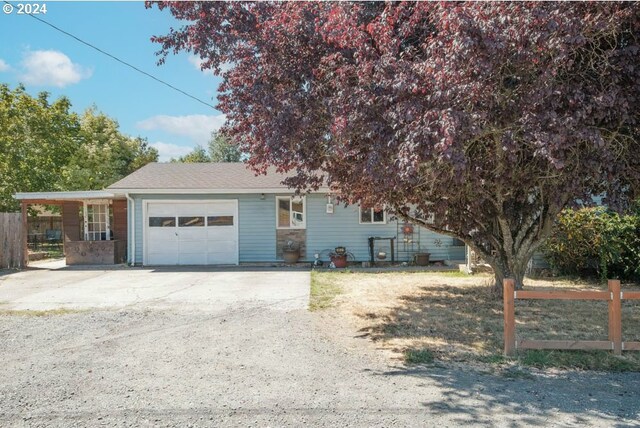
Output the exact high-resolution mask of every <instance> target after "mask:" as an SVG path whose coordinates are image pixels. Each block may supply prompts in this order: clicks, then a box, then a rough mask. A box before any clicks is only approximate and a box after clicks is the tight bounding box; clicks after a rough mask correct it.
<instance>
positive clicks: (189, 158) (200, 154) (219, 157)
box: [171, 131, 242, 163]
mask: <svg viewBox="0 0 640 428" xmlns="http://www.w3.org/2000/svg"><path fill="white" fill-rule="evenodd" d="M207 149H208V150H207ZM207 149H205V148H204V147H202V146H201V145H197V146H196V147H195V148H194V149H193V150H192V151H191V152H189V153H187V154H186V155H184V156H180V157H179V158H177V159H176V158H174V159H171V162H184V163H199V162H240V160H241V159H242V152H241V151H240V148H239V147H238V146H237V145H235V144H233V143H232V142H231V140H230V139H229V137H227V136H226V135H225V134H222V133H220V132H218V131H213V132H212V133H211V138H210V139H209V142H208V143H207Z"/></svg>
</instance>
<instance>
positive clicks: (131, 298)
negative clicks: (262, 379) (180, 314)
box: [0, 261, 310, 311]
mask: <svg viewBox="0 0 640 428" xmlns="http://www.w3.org/2000/svg"><path fill="white" fill-rule="evenodd" d="M309 281H310V274H309V272H308V271H304V270H301V269H285V268H256V267H246V268H245V267H239V268H238V267H232V268H218V269H216V268H200V267H176V268H173V267H171V268H164V267H163V268H129V267H113V268H107V269H105V268H103V267H86V268H82V267H66V266H65V265H64V262H60V261H57V262H45V263H39V264H34V265H33V266H32V267H31V268H30V269H29V270H26V271H22V272H18V273H14V274H9V275H4V276H0V309H2V310H52V309H60V308H64V309H75V310H77V309H92V308H105V309H106V308H131V309H150V308H153V309H171V308H175V309H185V308H186V309H199V310H213V311H217V310H224V309H227V308H228V307H229V306H234V307H247V308H248V307H257V306H268V307H270V308H271V309H276V310H292V309H303V308H306V307H307V305H308V303H309Z"/></svg>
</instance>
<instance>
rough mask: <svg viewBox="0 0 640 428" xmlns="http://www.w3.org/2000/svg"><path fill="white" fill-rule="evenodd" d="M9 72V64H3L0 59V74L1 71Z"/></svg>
mask: <svg viewBox="0 0 640 428" xmlns="http://www.w3.org/2000/svg"><path fill="white" fill-rule="evenodd" d="M9 70H11V67H9V64H7V63H6V62H4V60H3V59H2V58H0V73H1V72H3V71H9Z"/></svg>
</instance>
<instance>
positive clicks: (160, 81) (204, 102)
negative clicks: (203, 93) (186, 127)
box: [3, 0, 215, 109]
mask: <svg viewBox="0 0 640 428" xmlns="http://www.w3.org/2000/svg"><path fill="white" fill-rule="evenodd" d="M3 3H6V4H10V3H9V2H8V1H6V0H3ZM27 15H29V16H30V17H32V18H33V19H36V20H38V21H40V22H42V23H43V24H46V25H48V26H49V27H51V28H53V29H55V30H57V31H59V32H61V33H63V34H66V35H67V36H69V37H71V38H72V39H75V40H77V41H79V42H80V43H82V44H84V45H86V46H89V47H90V48H92V49H95V50H97V51H98V52H100V53H101V54H103V55H106V56H108V57H109V58H111V59H114V60H116V61H118V62H119V63H121V64H123V65H126V66H127V67H129V68H132V69H134V70H135V71H137V72H138V73H141V74H144V75H145V76H147V77H150V78H151V79H153V80H155V81H156V82H159V83H162V84H163V85H165V86H168V87H169V88H171V89H173V90H174V91H178V92H180V93H181V94H183V95H186V96H187V97H189V98H191V99H193V100H195V101H197V102H199V103H201V104H204V105H206V106H207V107H211V108H213V109H215V107H214V106H212V105H211V104H209V103H208V102H206V101H202V100H201V99H200V98H198V97H196V96H194V95H191V94H189V93H187V92H185V91H183V90H182V89H180V88H176V87H175V86H173V85H172V84H170V83H167V82H165V81H164V80H162V79H159V78H157V77H155V76H154V75H152V74H149V73H147V72H146V71H144V70H141V69H139V68H138V67H136V66H135V65H131V64H129V63H128V62H126V61H123V60H121V59H120V58H118V57H116V56H114V55H111V54H110V53H109V52H106V51H104V50H102V49H100V48H99V47H96V46H94V45H92V44H91V43H89V42H85V41H84V40H82V39H81V38H79V37H76V36H74V35H73V34H71V33H69V32H67V31H65V30H63V29H62V28H59V27H56V26H55V25H53V24H52V23H50V22H48V21H45V20H44V19H42V18H39V17H37V16H35V15H34V14H32V13H29V14H27Z"/></svg>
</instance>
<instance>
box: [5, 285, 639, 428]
mask: <svg viewBox="0 0 640 428" xmlns="http://www.w3.org/2000/svg"><path fill="white" fill-rule="evenodd" d="M2 287H3V285H2V282H0V289H1V288H2ZM251 302H253V303H251V304H246V302H245V303H243V302H235V303H233V302H229V303H228V304H226V305H224V306H223V305H220V306H215V305H214V306H212V308H211V309H209V310H205V309H203V307H202V306H201V305H196V306H195V307H193V308H192V307H190V306H189V305H188V304H186V303H184V302H183V303H181V304H180V305H169V306H166V307H161V306H156V305H151V306H150V307H148V308H145V307H143V306H141V305H140V304H137V305H136V306H134V307H130V306H126V305H125V306H123V307H122V308H120V309H118V308H111V309H91V310H85V311H82V312H77V313H66V314H62V315H46V316H34V315H23V314H16V313H9V312H6V311H5V312H4V313H3V314H0V361H2V364H1V366H0V426H65V427H67V426H180V427H182V426H238V425H239V426H301V425H312V426H385V427H386V426H394V425H396V426H435V425H441V426H460V425H468V424H471V425H484V426H510V427H517V426H529V425H541V426H548V425H562V426H585V425H586V426H598V425H599V426H616V425H617V426H640V425H639V424H638V420H639V419H640V374H637V373H635V374H598V373H576V372H571V373H566V372H558V373H555V374H549V373H546V374H545V373H536V372H533V373H531V374H528V373H526V374H522V373H514V374H513V375H512V376H504V375H493V374H487V373H481V372H478V371H474V370H471V369H469V370H466V369H452V368H446V367H445V368H437V367H436V368H433V367H432V368H416V369H407V368H405V367H403V366H401V365H398V366H397V367H396V366H393V365H389V363H388V361H386V360H384V359H383V357H382V354H381V353H380V352H378V351H376V350H375V349H373V348H372V347H371V346H370V345H369V342H367V341H366V340H365V339H360V338H357V335H358V332H356V331H352V330H350V329H349V327H348V326H344V325H340V324H338V323H337V321H336V318H335V317H334V316H332V313H331V311H327V312H321V313H310V312H307V311H306V310H305V309H300V308H298V309H296V308H287V307H286V306H284V307H279V306H278V305H276V304H274V302H270V303H269V302H263V303H257V302H255V301H251Z"/></svg>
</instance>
